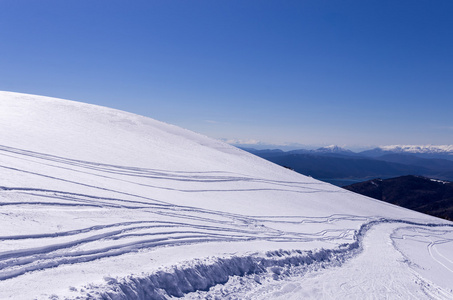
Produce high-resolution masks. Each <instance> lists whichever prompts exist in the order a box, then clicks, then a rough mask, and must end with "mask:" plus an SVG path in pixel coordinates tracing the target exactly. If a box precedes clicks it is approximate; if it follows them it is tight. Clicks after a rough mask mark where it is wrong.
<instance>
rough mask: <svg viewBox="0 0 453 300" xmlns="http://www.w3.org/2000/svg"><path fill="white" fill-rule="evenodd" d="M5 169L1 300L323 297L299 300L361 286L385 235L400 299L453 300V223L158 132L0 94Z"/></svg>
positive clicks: (107, 115)
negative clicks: (358, 265) (363, 269)
mask: <svg viewBox="0 0 453 300" xmlns="http://www.w3.org/2000/svg"><path fill="white" fill-rule="evenodd" d="M0 169H1V172H2V173H1V174H2V176H1V181H0V209H1V211H0V228H1V229H0V240H1V243H0V298H1V299H35V298H37V299H48V298H54V299H57V298H61V299H64V298H77V297H82V298H91V299H97V298H99V299H134V298H136V299H147V298H148V299H153V298H155V299H160V298H167V297H170V296H176V297H180V296H184V297H187V298H191V297H192V298H197V297H199V298H204V297H207V296H209V295H211V296H213V297H217V296H218V297H223V298H228V297H232V298H234V297H237V298H264V296H265V295H267V296H270V297H273V298H278V296H279V295H280V296H281V295H283V294H285V295H284V297H286V298H288V297H289V296H288V295H296V296H299V297H300V295H302V294H304V295H308V296H310V295H312V296H313V297H318V298H319V297H327V296H328V294H326V293H327V292H326V291H327V290H326V291H325V292H324V294H322V293H321V294H319V293H318V292H315V291H310V292H309V293H308V294H307V290H306V289H310V287H313V285H310V283H309V284H304V285H303V288H302V287H298V288H297V289H288V286H289V283H291V285H290V286H295V285H297V284H298V283H299V282H303V281H304V280H310V278H313V276H314V277H316V276H320V278H321V277H322V276H329V274H334V272H341V271H342V270H344V273H343V274H342V275H341V276H335V279H331V282H332V286H331V287H330V291H334V292H335V291H337V292H338V290H339V289H341V286H342V282H341V281H342V280H347V281H348V283H351V282H352V283H353V282H354V280H356V281H357V280H358V278H356V277H354V276H355V275H354V272H353V271H351V270H354V269H353V266H354V264H355V261H358V260H360V259H362V260H363V259H365V260H366V258H367V257H369V256H367V253H371V252H370V251H372V250H373V249H376V248H378V249H379V247H381V245H382V244H381V241H380V240H378V238H376V239H374V238H370V237H371V236H374V235H377V236H379V238H380V239H386V238H388V239H389V241H390V242H388V241H387V242H385V245H387V246H386V247H387V248H388V251H389V252H388V253H389V254H388V255H390V254H391V255H394V256H395V257H398V256H397V253H400V254H401V255H402V256H403V257H404V259H401V261H400V260H399V259H396V258H395V259H393V260H392V259H390V260H389V263H391V262H392V263H394V265H392V268H394V269H392V270H393V271H392V272H393V274H395V272H396V273H398V272H400V273H399V274H402V276H401V279H400V281H395V282H400V283H399V284H398V285H396V286H395V287H394V289H393V291H394V292H395V293H400V294H401V295H402V298H407V297H408V295H416V296H417V297H431V296H433V295H434V297H439V298H441V297H444V296H445V297H449V296H451V295H453V294H452V291H451V290H452V289H453V284H452V282H449V281H448V280H445V278H448V276H450V277H451V275H452V272H453V271H452V270H453V263H452V261H453V257H452V253H453V251H452V250H453V243H452V241H453V234H452V232H453V229H452V227H451V222H447V221H442V220H439V219H436V218H433V217H429V216H426V215H423V214H419V213H416V212H412V211H409V210H406V209H403V208H399V207H395V206H392V205H388V204H385V203H382V202H379V201H376V200H373V199H370V198H366V197H363V196H360V195H356V194H353V193H351V192H348V191H346V190H343V189H340V188H337V187H335V186H332V185H329V184H326V183H323V182H320V181H317V180H314V179H312V178H310V177H306V176H303V175H300V174H297V173H295V172H293V171H291V170H287V169H285V168H281V167H279V166H277V165H274V164H272V163H269V162H267V161H265V160H262V159H260V158H258V157H256V156H253V155H251V154H249V153H246V152H244V151H242V150H239V149H237V148H234V147H232V146H230V145H227V144H225V143H222V142H219V141H216V140H212V139H210V138H208V137H205V136H202V135H199V134H196V133H193V132H190V131H188V130H185V129H181V128H178V127H176V126H172V125H169V124H165V123H162V122H158V121H155V120H152V119H150V118H146V117H142V116H138V115H134V114H130V113H126V112H122V111H118V110H114V109H109V108H105V107H99V106H94V105H89V104H83V103H78V102H72V101H67V100H61V99H54V98H48V97H42V96H32V95H25V94H17V93H10V92H0ZM364 228H366V230H364ZM370 228H374V229H373V230H375V233H373V234H374V235H373V234H370V235H368V233H367V232H368V230H369V229H370ZM372 232H374V231H372ZM362 235H365V236H366V237H368V239H363V242H362V238H361V236H362ZM408 245H410V247H409V246H408ZM387 248H385V249H387ZM369 249H371V250H369ZM414 249H416V250H414ZM378 253H379V251H378ZM383 253H385V252H384V251H383ZM383 255H384V254H382V255H381V256H379V255H373V259H369V260H366V261H367V264H368V269H369V270H368V272H369V277H370V278H373V277H375V275H376V272H377V271H374V272H375V273H373V272H372V271H371V270H372V269H373V268H372V264H373V263H379V261H381V260H385V259H387V258H386V257H384V256H383ZM388 255H387V256H388ZM392 257H393V256H392ZM420 266H423V269H422V267H420ZM351 268H352V269H351ZM389 268H390V267H389ZM285 270H286V271H285ZM329 270H335V271H329ZM395 270H396V271H395ZM408 270H410V272H409V273H408ZM307 274H310V276H307ZM238 278H240V279H241V280H238ZM414 278H416V280H414ZM413 282H417V284H413ZM379 284H380V283H379V282H377V283H376V282H373V285H371V284H370V285H369V286H367V283H364V287H363V289H361V290H362V294H360V293H358V294H355V296H356V297H359V298H360V296H362V297H363V296H365V295H369V294H370V293H371V294H373V293H376V295H378V294H377V293H379V295H382V293H381V291H380V288H379ZM382 285H386V283H385V280H383V281H382ZM387 286H388V285H387ZM304 289H305V290H304ZM336 289H337V290H336ZM388 290H389V291H390V292H389V293H390V294H389V297H392V298H397V297H393V296H395V295H396V294H391V291H392V289H388ZM285 291H286V292H285ZM296 296H295V297H296ZM346 296H348V295H346ZM349 297H351V295H349ZM352 297H353V296H352Z"/></svg>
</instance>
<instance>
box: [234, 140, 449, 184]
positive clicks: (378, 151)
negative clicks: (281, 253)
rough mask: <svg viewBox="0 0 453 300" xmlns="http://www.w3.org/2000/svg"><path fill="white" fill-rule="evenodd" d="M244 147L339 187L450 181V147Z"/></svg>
mask: <svg viewBox="0 0 453 300" xmlns="http://www.w3.org/2000/svg"><path fill="white" fill-rule="evenodd" d="M243 149H244V150H246V151H248V152H250V153H253V154H255V155H257V156H259V157H262V158H264V159H267V160H269V161H272V162H274V163H276V164H278V165H281V166H285V167H288V168H290V169H293V170H294V171H296V172H298V173H301V174H304V175H310V176H312V177H314V178H316V179H319V180H323V181H327V182H330V183H332V184H335V185H339V186H342V185H347V184H350V183H354V182H361V181H365V180H369V179H372V178H378V177H379V178H391V177H398V176H403V175H419V176H426V177H430V178H437V179H441V180H449V181H453V146H401V145H400V146H383V147H378V148H374V149H371V150H366V151H362V152H359V153H356V152H353V151H351V150H348V149H344V148H341V147H338V146H329V147H322V148H319V149H315V150H306V149H299V150H292V151H283V150H280V149H267V150H256V149H250V148H243Z"/></svg>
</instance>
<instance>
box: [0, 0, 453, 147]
mask: <svg viewBox="0 0 453 300" xmlns="http://www.w3.org/2000/svg"><path fill="white" fill-rule="evenodd" d="M452 16H453V1H451V0H439V1H437V0H436V1H428V0H425V1H421V0H401V1H400V0H399V1H394V0H392V1H387V0H378V1H377V0H376V1H374V0H369V1H360V0H356V1H351V0H338V1H322V0H316V1H315V0H313V1H300V0H299V1H284V0H278V1H277V0H276V1H266V0H259V1H244V0H237V1H235V0H228V1H226V0H225V1H220V0H218V1H213V0H206V1H190V0H184V1H183V0H181V1H173V0H161V1H149V0H147V1H126V0H123V1H119V0H64V1H61V0H40V1H35V0H0V90H7V91H16V92H24V93H31V94H40V95H46V96H54V97H59V98H66V99H71V100H76V101H82V102H88V103H94V104H99V105H104V106H109V107H114V108H119V109H122V110H126V111H130V112H134V113H139V114H142V115H146V116H150V117H152V118H155V119H158V120H161V121H165V122H168V123H173V124H176V125H179V126H182V127H185V128H188V129H191V130H194V131H198V132H200V133H203V134H206V135H208V136H211V137H214V138H224V139H238V140H244V141H247V140H259V141H262V142H265V143H270V144H282V143H300V144H304V145H319V146H321V145H328V144H338V145H342V146H346V147H350V148H355V147H360V146H370V145H388V144H453V17H452Z"/></svg>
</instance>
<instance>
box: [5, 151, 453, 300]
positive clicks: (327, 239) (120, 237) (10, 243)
mask: <svg viewBox="0 0 453 300" xmlns="http://www.w3.org/2000/svg"><path fill="white" fill-rule="evenodd" d="M0 168H1V169H2V171H4V172H7V174H8V175H7V176H12V177H14V176H16V177H20V178H22V177H24V178H25V179H24V180H23V182H24V185H23V186H17V185H14V186H8V185H7V184H3V183H2V186H0V197H1V198H0V200H1V201H0V208H1V211H0V213H1V214H2V216H4V217H8V216H10V215H11V216H13V215H14V214H15V213H16V211H17V210H21V211H30V215H31V216H33V215H32V213H33V214H34V213H39V212H40V211H43V212H44V211H47V210H49V209H58V210H61V211H62V212H64V213H68V214H73V215H74V216H75V217H74V218H76V217H77V216H78V215H80V216H82V215H83V214H84V213H85V210H89V213H90V214H93V218H95V217H96V218H99V216H102V215H104V214H113V215H115V214H116V213H118V215H120V214H121V215H124V214H126V215H130V216H134V219H133V220H132V221H121V220H122V219H124V217H118V218H116V220H117V221H113V220H115V217H111V218H105V219H102V222H101V223H99V222H98V221H96V222H94V221H93V222H92V223H93V224H87V225H86V226H80V224H79V223H78V225H77V226H75V227H76V228H69V229H62V228H57V229H58V230H56V231H55V230H54V231H50V230H49V231H46V232H40V231H39V230H37V232H36V233H30V232H15V233H14V234H12V233H11V234H7V235H4V234H2V236H0V242H1V245H2V246H0V281H3V280H10V279H15V278H19V277H20V276H24V275H26V274H28V273H30V272H40V271H44V270H48V269H51V268H58V267H61V266H64V265H73V264H85V263H89V262H91V261H94V260H99V259H107V258H112V257H116V256H120V255H124V254H128V253H134V252H138V251H149V252H151V251H153V250H154V249H158V248H162V247H178V246H181V245H191V244H200V243H212V242H221V243H227V242H258V241H269V242H277V243H282V245H284V244H285V243H309V242H323V243H327V244H329V243H331V245H332V247H331V249H321V250H318V251H314V252H312V251H309V252H306V251H298V250H294V251H280V252H279V251H274V252H268V253H267V255H263V254H259V253H258V254H254V255H239V256H232V257H227V258H218V259H216V260H215V261H214V262H211V263H189V264H188V265H186V266H184V267H179V268H169V269H168V270H167V271H165V272H164V271H161V272H155V273H150V274H147V275H146V276H142V277H137V276H135V277H130V278H127V279H123V280H116V279H111V280H109V284H107V286H92V287H91V288H87V289H86V290H88V291H86V292H85V294H84V297H86V298H96V299H150V298H151V299H160V298H162V299H163V298H165V297H167V296H176V297H180V296H183V295H185V294H187V293H189V292H194V291H197V290H207V289H209V288H210V287H212V286H214V285H216V284H223V283H225V282H227V281H228V279H229V278H230V277H231V276H246V275H247V276H250V275H251V274H261V273H266V272H267V273H269V274H273V276H277V277H279V276H282V270H283V269H282V268H286V269H288V268H289V269H290V268H292V267H301V268H305V267H306V266H308V265H319V266H321V265H322V266H323V267H328V266H335V265H339V264H341V263H343V262H344V261H345V260H347V259H349V258H351V257H353V256H355V255H357V254H358V253H359V252H360V251H361V241H362V237H363V236H364V235H365V234H366V232H367V230H369V228H371V227H372V226H374V225H376V224H381V223H388V222H393V223H400V224H402V225H404V226H411V227H410V228H412V229H413V228H423V230H425V231H429V230H431V229H432V228H434V227H438V226H443V227H444V228H449V229H446V230H447V231H448V232H449V233H451V231H452V229H451V227H452V226H451V225H448V226H446V225H445V224H442V225H439V224H421V223H414V222H412V223H411V222H408V221H401V220H393V219H383V218H381V217H379V216H356V215H348V214H334V215H328V216H320V217H308V216H253V215H244V214H234V213H226V212H222V211H217V210H211V209H203V208H200V207H195V206H190V205H180V204H175V203H172V202H169V201H166V200H162V199H171V196H173V195H176V194H174V193H184V194H185V193H191V194H195V195H196V194H205V193H236V192H241V193H244V192H245V193H254V192H262V191H272V192H276V193H279V192H290V193H330V192H335V193H338V190H329V189H326V188H325V185H323V184H317V183H307V182H304V183H301V182H291V181H278V180H275V181H273V180H270V179H266V178H257V177H250V176H246V175H242V174H234V173H228V172H221V171H218V172H217V171H211V172H189V171H174V170H172V171H170V170H156V169H146V168H137V167H126V166H118V165H107V164H98V163H93V162H87V161H80V160H74V159H70V158H65V157H59V156H54V155H48V154H43V153H37V152H33V151H27V150H24V149H16V148H12V147H7V146H0ZM5 174H6V173H5ZM41 181H44V183H43V184H42V185H37V186H31V185H27V183H33V182H41ZM232 186H234V187H235V188H232ZM115 187H117V188H115ZM120 187H121V188H120ZM270 187H272V188H270ZM156 190H160V191H163V192H165V193H169V194H168V195H169V196H170V197H168V198H166V197H163V198H162V197H159V198H154V197H153V194H154V193H153V191H156ZM188 203H190V202H188ZM88 219H89V218H88ZM97 220H98V219H97ZM88 223H90V222H88ZM282 225H284V226H282ZM311 225H316V226H311ZM282 228H286V229H282ZM357 228H360V229H357ZM412 229H411V230H412ZM414 230H415V229H414ZM431 233H432V232H431ZM415 236H418V237H420V236H422V234H421V233H420V232H415V231H414V235H412V236H411V238H414V237H415ZM397 238H409V235H408V234H404V235H403V236H402V237H395V239H397ZM451 242H452V239H439V240H436V241H429V243H428V245H427V251H428V253H429V255H430V256H431V257H432V259H433V260H434V261H436V262H437V263H438V264H441V265H442V266H444V267H445V268H447V269H449V270H450V271H451V272H452V273H453V271H452V270H453V263H452V261H451V260H450V259H449V258H448V257H445V256H444V255H443V254H442V253H441V252H439V251H438V249H437V248H436V247H437V245H439V244H441V243H451ZM340 244H341V246H339V247H337V245H340ZM287 275H290V272H289V273H287ZM90 289H91V290H93V291H96V293H95V294H90Z"/></svg>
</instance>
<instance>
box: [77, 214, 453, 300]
mask: <svg viewBox="0 0 453 300" xmlns="http://www.w3.org/2000/svg"><path fill="white" fill-rule="evenodd" d="M383 223H403V224H408V225H415V226H427V227H442V226H446V227H453V224H448V223H444V222H442V223H417V222H412V221H404V220H395V219H379V220H374V221H370V222H368V223H365V224H363V225H362V226H361V227H360V229H359V230H357V231H356V232H355V234H354V242H352V243H347V244H342V245H339V246H338V247H337V248H334V249H323V248H321V249H317V250H309V251H301V250H291V251H289V250H277V251H269V252H266V253H265V254H261V255H257V254H255V255H249V256H230V257H224V258H219V257H212V258H207V259H196V260H193V261H190V262H186V263H183V264H181V265H178V266H171V267H168V268H166V269H163V270H159V271H157V272H155V273H151V274H148V275H145V274H143V275H142V276H137V275H130V276H127V277H125V278H111V277H105V278H104V280H105V281H106V284H103V285H88V286H85V287H84V288H82V289H80V292H81V293H82V297H85V298H87V299H103V300H128V299H138V300H145V299H159V300H160V299H169V298H170V297H183V296H185V295H187V294H188V293H192V292H197V291H208V290H209V289H210V288H211V287H213V286H215V285H218V284H225V283H227V282H228V280H229V279H230V278H231V277H233V276H238V277H245V276H249V277H250V276H254V277H252V278H254V279H255V281H257V282H258V283H259V280H260V279H259V277H258V275H266V276H268V277H270V278H272V279H274V280H278V279H279V278H280V277H285V276H291V275H292V274H294V273H298V274H300V273H303V272H305V271H308V269H311V270H317V269H325V268H327V267H338V266H341V265H342V264H343V263H344V262H345V261H347V260H349V259H351V258H352V257H354V256H356V255H357V254H359V253H360V252H362V250H363V246H362V241H363V238H364V236H365V234H366V232H367V231H369V230H370V229H371V228H372V227H373V226H375V225H378V224H383ZM72 299H78V297H75V298H72Z"/></svg>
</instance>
